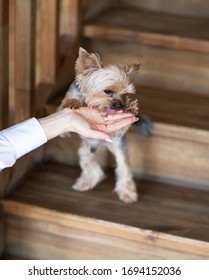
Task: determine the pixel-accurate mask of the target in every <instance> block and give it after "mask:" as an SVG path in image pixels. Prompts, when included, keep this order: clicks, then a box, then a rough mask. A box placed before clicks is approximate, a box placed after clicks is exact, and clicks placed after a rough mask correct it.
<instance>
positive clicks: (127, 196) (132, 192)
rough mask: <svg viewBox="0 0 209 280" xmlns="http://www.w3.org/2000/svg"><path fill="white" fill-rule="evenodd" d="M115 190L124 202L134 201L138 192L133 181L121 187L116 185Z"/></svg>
mask: <svg viewBox="0 0 209 280" xmlns="http://www.w3.org/2000/svg"><path fill="white" fill-rule="evenodd" d="M115 191H116V193H117V194H118V197H119V199H120V200H122V201H123V202H125V203H134V202H137V200H138V194H137V191H136V186H135V183H134V182H130V183H129V184H127V186H126V187H123V188H118V187H116V189H115Z"/></svg>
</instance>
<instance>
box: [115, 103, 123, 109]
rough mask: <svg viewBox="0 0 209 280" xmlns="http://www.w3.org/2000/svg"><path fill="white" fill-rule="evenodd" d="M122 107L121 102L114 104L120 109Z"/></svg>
mask: <svg viewBox="0 0 209 280" xmlns="http://www.w3.org/2000/svg"><path fill="white" fill-rule="evenodd" d="M122 108H123V104H122V103H116V104H115V109H117V110H118V109H122Z"/></svg>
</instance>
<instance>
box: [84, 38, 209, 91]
mask: <svg viewBox="0 0 209 280" xmlns="http://www.w3.org/2000/svg"><path fill="white" fill-rule="evenodd" d="M84 47H85V48H86V49H87V50H88V51H89V52H91V51H92V52H97V53H98V54H100V55H101V59H102V61H103V62H104V63H107V64H114V63H121V64H131V63H138V62H142V68H141V70H140V71H139V74H138V75H136V77H135V83H136V84H138V85H141V86H142V85H144V86H148V87H149V86H150V85H151V86H152V87H159V88H161V89H166V90H174V91H177V92H185V93H186V92H188V93H192V94H197V95H207V96H208V95H209V88H208V80H209V71H208V69H209V56H208V55H207V54H199V53H195V52H187V51H180V50H178V51H177V50H170V49H166V48H159V47H149V46H143V45H138V44H131V43H126V42H124V43H123V44H121V43H120V42H109V41H105V40H95V39H94V40H93V39H91V40H87V41H86V42H85V46H84Z"/></svg>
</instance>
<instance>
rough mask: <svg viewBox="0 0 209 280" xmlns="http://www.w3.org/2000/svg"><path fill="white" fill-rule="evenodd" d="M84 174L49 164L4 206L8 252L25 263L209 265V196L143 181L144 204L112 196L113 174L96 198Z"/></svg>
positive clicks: (101, 185)
mask: <svg viewBox="0 0 209 280" xmlns="http://www.w3.org/2000/svg"><path fill="white" fill-rule="evenodd" d="M79 173H80V171H79V169H76V168H70V167H69V166H67V165H61V164H49V163H48V164H47V163H45V164H42V165H41V166H40V167H39V168H38V169H37V170H35V171H34V172H33V173H32V174H31V175H30V176H29V177H28V179H27V180H26V181H25V182H24V183H23V184H22V186H21V187H20V188H19V189H18V190H16V191H15V192H14V193H13V194H11V195H10V196H9V197H8V198H7V199H6V200H4V201H3V210H4V215H5V223H6V253H7V254H10V255H14V256H16V255H17V256H19V257H20V258H26V259H208V257H209V243H208V242H209V224H208V220H209V192H205V191H198V190H188V189H185V188H180V187H173V186H171V185H168V184H160V183H156V182H152V181H146V180H136V182H137V185H138V191H139V193H140V201H139V202H137V203H135V204H132V205H126V204H124V203H122V202H121V201H119V200H118V198H117V196H116V194H115V193H114V192H113V188H114V181H115V180H114V176H113V173H112V172H111V171H109V172H107V174H108V175H109V177H108V179H106V180H105V181H104V182H103V183H101V184H100V185H99V186H98V187H97V188H95V189H94V190H93V191H89V192H83V193H80V192H76V191H73V190H72V189H71V185H72V184H73V182H74V181H75V179H76V178H77V177H78V175H79Z"/></svg>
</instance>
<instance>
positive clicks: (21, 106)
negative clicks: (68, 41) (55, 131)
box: [13, 0, 36, 123]
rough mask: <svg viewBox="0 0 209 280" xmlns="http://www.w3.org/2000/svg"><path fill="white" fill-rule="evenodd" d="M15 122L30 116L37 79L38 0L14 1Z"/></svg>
mask: <svg viewBox="0 0 209 280" xmlns="http://www.w3.org/2000/svg"><path fill="white" fill-rule="evenodd" d="M14 9H15V10H14V14H15V15H14V28H15V32H14V46H13V51H14V59H15V61H14V71H15V76H14V91H13V94H14V95H15V96H14V97H13V99H14V103H15V104H14V106H15V110H14V122H15V123H18V122H20V121H23V120H25V119H27V118H29V117H30V115H31V108H32V104H33V101H34V81H35V67H34V65H35V36H34V34H35V11H36V1H35V0H33V1H27V0H17V1H15V2H14Z"/></svg>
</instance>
